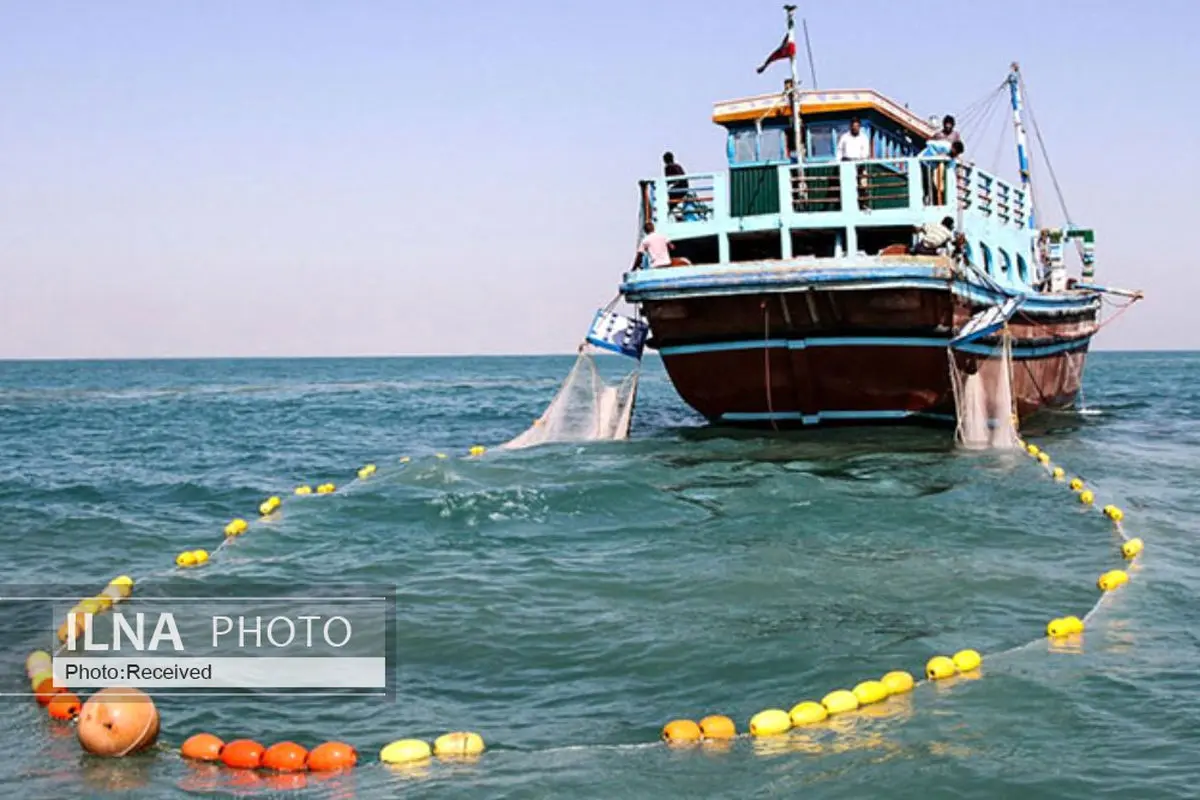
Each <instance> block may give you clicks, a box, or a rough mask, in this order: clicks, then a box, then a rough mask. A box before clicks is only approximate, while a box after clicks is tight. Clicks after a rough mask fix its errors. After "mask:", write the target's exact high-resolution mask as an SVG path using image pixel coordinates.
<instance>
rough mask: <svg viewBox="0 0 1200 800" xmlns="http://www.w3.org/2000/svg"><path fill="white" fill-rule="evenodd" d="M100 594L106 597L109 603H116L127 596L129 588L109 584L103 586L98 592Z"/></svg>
mask: <svg viewBox="0 0 1200 800" xmlns="http://www.w3.org/2000/svg"><path fill="white" fill-rule="evenodd" d="M100 596H101V597H105V598H108V601H109V602H110V603H112V604H113V605H116V604H117V603H119V602H121V601H122V600H124V599H125V598H126V597H128V596H129V590H128V588H127V587H125V586H113V585H112V584H109V585H108V586H105V587H104V591H102V592H100Z"/></svg>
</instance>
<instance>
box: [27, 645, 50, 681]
mask: <svg viewBox="0 0 1200 800" xmlns="http://www.w3.org/2000/svg"><path fill="white" fill-rule="evenodd" d="M53 666H54V660H53V659H52V658H51V656H50V654H49V653H47V652H46V651H45V650H34V651H33V652H32V653H30V654H29V657H28V658H26V659H25V674H26V675H28V676H29V677H31V678H32V677H33V676H34V675H36V674H38V673H39V672H46V671H49V670H50V669H52V668H53Z"/></svg>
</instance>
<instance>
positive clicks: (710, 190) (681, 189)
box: [641, 172, 723, 224]
mask: <svg viewBox="0 0 1200 800" xmlns="http://www.w3.org/2000/svg"><path fill="white" fill-rule="evenodd" d="M722 177H723V176H722V175H721V174H720V173H713V172H697V173H694V174H688V175H678V176H674V175H673V176H671V177H670V178H660V179H658V180H648V181H642V182H641V195H642V212H641V216H642V221H643V222H645V220H646V219H649V220H650V221H652V222H654V223H655V224H661V223H662V222H663V221H667V222H668V223H674V224H680V223H689V222H707V221H711V220H712V219H713V218H714V217H715V216H716V209H717V200H718V195H719V194H720V193H719V191H718V184H719V183H720V182H721V180H720V179H721V178H722ZM683 181H687V184H686V186H685V185H682V184H683Z"/></svg>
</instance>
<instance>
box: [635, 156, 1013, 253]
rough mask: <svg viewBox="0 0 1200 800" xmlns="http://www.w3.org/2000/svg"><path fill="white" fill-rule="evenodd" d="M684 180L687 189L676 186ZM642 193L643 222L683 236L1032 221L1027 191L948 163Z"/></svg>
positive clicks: (780, 172) (788, 170) (880, 162)
mask: <svg viewBox="0 0 1200 800" xmlns="http://www.w3.org/2000/svg"><path fill="white" fill-rule="evenodd" d="M682 180H686V181H687V186H686V189H684V188H683V187H681V186H680V185H679V184H678V183H675V185H674V187H672V182H678V181H682ZM640 191H641V209H640V211H641V219H642V221H643V222H644V221H645V220H646V219H650V220H652V221H654V222H655V224H657V225H659V226H660V227H663V228H664V230H667V229H672V230H675V231H677V232H680V233H682V232H683V231H692V232H694V234H703V233H707V232H714V233H715V232H718V231H719V230H725V229H728V228H729V227H730V225H731V221H733V220H740V222H737V223H736V224H737V225H738V227H744V226H746V225H748V224H755V223H754V222H753V218H756V217H763V216H765V215H776V216H780V217H783V216H787V217H795V216H799V217H801V219H795V218H793V219H788V220H783V221H782V222H783V223H784V224H787V225H790V226H792V227H805V226H824V225H837V224H856V225H870V224H872V222H874V223H876V224H892V223H895V222H901V221H907V220H912V221H914V222H916V221H920V220H922V219H925V218H927V217H928V214H926V213H925V210H926V209H944V210H946V211H949V210H951V209H955V208H958V209H962V210H963V211H964V212H968V213H972V214H978V215H980V216H982V217H984V218H987V219H991V220H993V221H995V222H996V223H998V224H1000V225H1002V226H1013V227H1018V228H1022V227H1025V226H1026V224H1027V222H1028V219H1029V198H1028V193H1027V192H1026V191H1025V190H1024V189H1022V188H1020V187H1017V186H1014V185H1012V184H1010V183H1007V182H1005V181H1002V180H1000V179H999V178H997V177H995V176H994V175H991V174H989V173H987V172H984V171H983V170H981V169H979V168H978V167H976V166H975V165H973V164H969V163H958V162H954V161H950V160H949V159H946V158H944V157H941V158H920V157H907V158H885V159H866V160H862V161H842V162H829V163H808V164H803V165H796V164H764V165H754V166H746V167H735V168H733V169H731V170H729V171H728V172H701V173H692V174H688V175H682V176H671V177H660V178H652V179H648V180H644V181H641V183H640ZM868 214H870V215H872V216H870V217H867V218H864V219H855V218H856V217H859V216H860V215H862V216H864V217H866V215H868ZM835 217H836V218H835ZM762 224H765V221H764V222H763V223H762Z"/></svg>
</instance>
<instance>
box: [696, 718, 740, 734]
mask: <svg viewBox="0 0 1200 800" xmlns="http://www.w3.org/2000/svg"><path fill="white" fill-rule="evenodd" d="M700 735H701V736H703V737H704V738H705V739H732V738H734V737H735V736H737V725H735V724H734V723H733V720H731V719H730V718H729V717H725V716H721V715H720V714H713V715H711V716H707V717H705V718H704V719H702V720H700Z"/></svg>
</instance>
